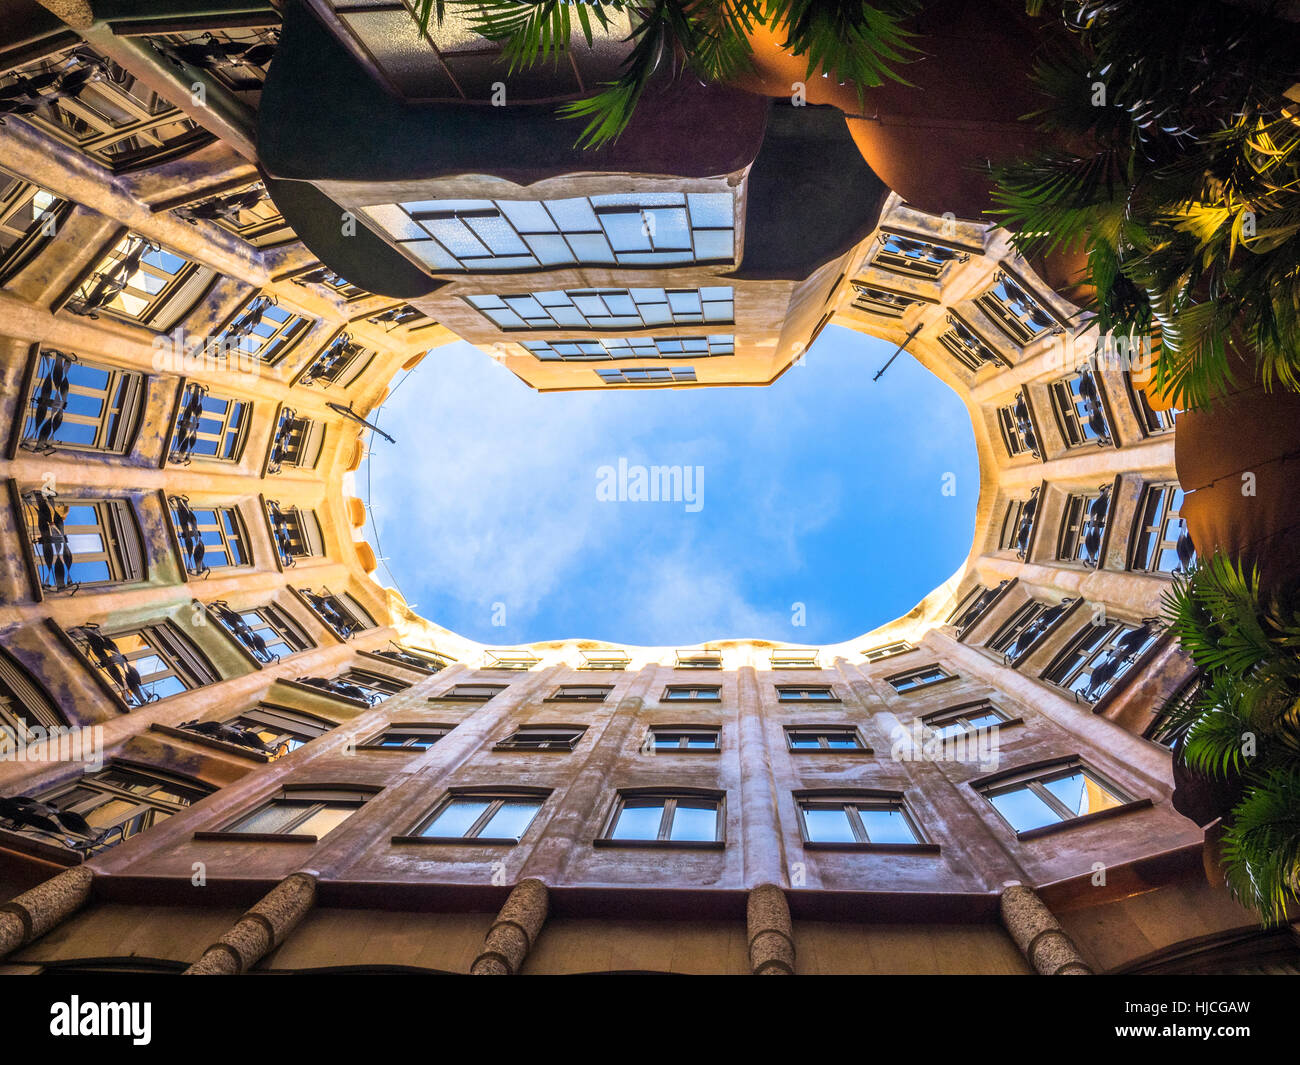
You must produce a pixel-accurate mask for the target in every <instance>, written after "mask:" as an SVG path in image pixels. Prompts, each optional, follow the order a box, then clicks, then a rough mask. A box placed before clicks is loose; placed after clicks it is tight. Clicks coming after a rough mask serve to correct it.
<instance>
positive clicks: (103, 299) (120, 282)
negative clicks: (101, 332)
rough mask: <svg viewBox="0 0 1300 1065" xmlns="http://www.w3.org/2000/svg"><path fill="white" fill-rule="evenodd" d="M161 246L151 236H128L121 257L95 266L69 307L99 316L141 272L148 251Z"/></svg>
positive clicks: (90, 316)
mask: <svg viewBox="0 0 1300 1065" xmlns="http://www.w3.org/2000/svg"><path fill="white" fill-rule="evenodd" d="M161 250H162V249H161V248H160V247H159V245H157V244H155V243H154V242H153V241H151V240H149V239H148V238H147V237H142V236H140V235H139V234H138V233H132V234H131V235H130V236H129V237H127V239H126V244H125V248H124V249H123V252H122V255H121V257H120V258H118V259H116V260H114V261H113V262H112V263H110V264H108V265H106V266H103V267H102V268H101V269H97V270H95V272H94V273H92V274H91V275H90V277H88V278H87V279H86V280H85V281H83V282H82V283H81V285H80V286H79V287H78V289H77V294H76V295H74V296H73V297H72V299H70V300H69V301H68V304H67V308H68V310H70V311H71V312H72V313H73V314H79V315H82V316H83V317H86V318H98V317H99V312H100V311H101V310H103V309H104V308H105V307H107V306H108V305H109V304H110V303H112V302H113V300H115V299H116V298H117V297H118V296H120V295H121V294H122V290H123V289H125V288H126V286H127V285H128V284H129V283H130V281H131V279H132V278H133V277H135V276H136V274H138V273H139V272H140V264H141V263H142V262H143V261H144V257H145V255H146V254H147V253H148V252H157V251H161Z"/></svg>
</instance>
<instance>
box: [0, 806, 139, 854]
mask: <svg viewBox="0 0 1300 1065" xmlns="http://www.w3.org/2000/svg"><path fill="white" fill-rule="evenodd" d="M0 824H4V825H5V826H6V827H9V828H11V829H13V830H14V831H16V832H23V833H28V834H31V835H34V836H36V837H38V838H41V839H47V840H50V841H52V842H54V843H57V844H59V845H60V846H62V847H66V848H67V849H68V850H70V851H75V852H77V853H79V854H82V855H88V854H94V853H96V852H98V851H102V850H107V849H108V848H109V847H112V846H115V845H117V844H118V843H121V842H122V829H123V826H122V825H120V824H119V825H111V826H109V827H108V828H105V829H99V830H96V829H95V828H93V827H92V826H91V824H90V822H88V821H87V820H86V819H85V818H84V817H82V816H81V814H79V813H74V812H73V811H71V810H60V809H59V808H58V807H57V806H54V805H52V804H50V803H46V802H40V801H38V800H36V799H32V798H28V797H27V796H26V795H15V796H13V797H12V798H7V799H6V798H0Z"/></svg>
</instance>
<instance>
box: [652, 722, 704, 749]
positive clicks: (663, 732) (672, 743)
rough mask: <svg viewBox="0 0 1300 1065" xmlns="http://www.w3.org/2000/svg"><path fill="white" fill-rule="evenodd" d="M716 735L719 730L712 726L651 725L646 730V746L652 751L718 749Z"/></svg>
mask: <svg viewBox="0 0 1300 1065" xmlns="http://www.w3.org/2000/svg"><path fill="white" fill-rule="evenodd" d="M718 736H719V730H718V729H717V728H716V727H712V726H702V727H699V728H695V727H689V728H682V727H678V726H676V725H653V726H651V727H650V729H649V730H648V731H647V739H648V743H647V747H649V748H650V749H652V750H654V751H718V750H719V749H720V747H719V744H718ZM642 753H643V754H644V753H647V752H646V751H644V750H643V751H642Z"/></svg>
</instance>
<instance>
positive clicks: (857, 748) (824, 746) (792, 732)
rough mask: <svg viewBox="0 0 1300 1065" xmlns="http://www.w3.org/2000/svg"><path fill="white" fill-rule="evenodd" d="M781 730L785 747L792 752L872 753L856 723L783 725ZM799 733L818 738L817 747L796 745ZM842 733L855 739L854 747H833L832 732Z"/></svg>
mask: <svg viewBox="0 0 1300 1065" xmlns="http://www.w3.org/2000/svg"><path fill="white" fill-rule="evenodd" d="M781 732H782V734H783V735H784V736H785V749H786V750H787V751H789V752H790V753H791V754H850V755H852V754H872V753H873V751H872V749H871V747H870V746H869V745H868V744H867V741H866V740H865V739H864V738H863V736H862V730H861V729H860V728H858V726H857V725H854V724H838V725H837V724H822V725H803V724H800V725H788V724H787V725H783V726H782V727H781ZM798 733H806V734H808V735H810V736H813V737H815V738H816V739H817V743H818V745H817V746H816V747H796V746H795V745H794V740H795V736H796V734H798ZM836 733H842V734H844V735H847V736H848V737H850V738H851V739H852V740H853V744H854V745H853V746H852V747H832V746H830V745H829V742H828V740H829V737H830V736H831V735H832V734H836Z"/></svg>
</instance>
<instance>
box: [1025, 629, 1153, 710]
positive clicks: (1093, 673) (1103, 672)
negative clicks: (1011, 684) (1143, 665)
mask: <svg viewBox="0 0 1300 1065" xmlns="http://www.w3.org/2000/svg"><path fill="white" fill-rule="evenodd" d="M1159 636H1160V629H1159V626H1158V625H1157V623H1156V622H1154V621H1148V622H1145V623H1143V624H1142V625H1140V626H1133V625H1126V624H1124V623H1123V622H1118V621H1111V622H1106V623H1104V624H1101V625H1094V624H1091V623H1090V624H1087V625H1085V626H1084V627H1083V628H1082V629H1081V630H1080V631H1079V633H1078V634H1077V635H1076V636H1075V637H1074V639H1073V640H1071V641H1070V645H1069V646H1068V647H1067V648H1066V650H1065V652H1064V653H1063V654H1062V655H1061V656H1060V657H1059V658H1058V659H1057V660H1056V661H1055V662H1053V663H1052V665H1051V666H1050V667H1049V668H1048V670H1047V672H1045V673H1044V674H1043V679H1044V680H1048V681H1050V682H1051V683H1053V684H1055V685H1057V687H1060V688H1064V689H1065V690H1066V691H1068V692H1072V693H1073V694H1074V697H1075V698H1076V699H1080V700H1082V701H1083V702H1086V703H1095V702H1096V701H1097V700H1098V699H1100V698H1101V697H1102V696H1103V695H1105V694H1106V693H1107V692H1108V691H1110V690H1111V689H1112V688H1113V687H1114V686H1115V684H1116V682H1117V681H1118V680H1119V679H1120V678H1121V677H1123V676H1124V675H1125V674H1126V673H1128V671H1129V670H1130V669H1132V668H1133V665H1134V663H1136V662H1137V660H1138V659H1139V658H1141V657H1142V655H1143V654H1145V653H1146V651H1147V650H1148V649H1149V648H1150V647H1151V646H1152V645H1153V644H1154V643H1155V642H1156V640H1157V639H1158V638H1159Z"/></svg>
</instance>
